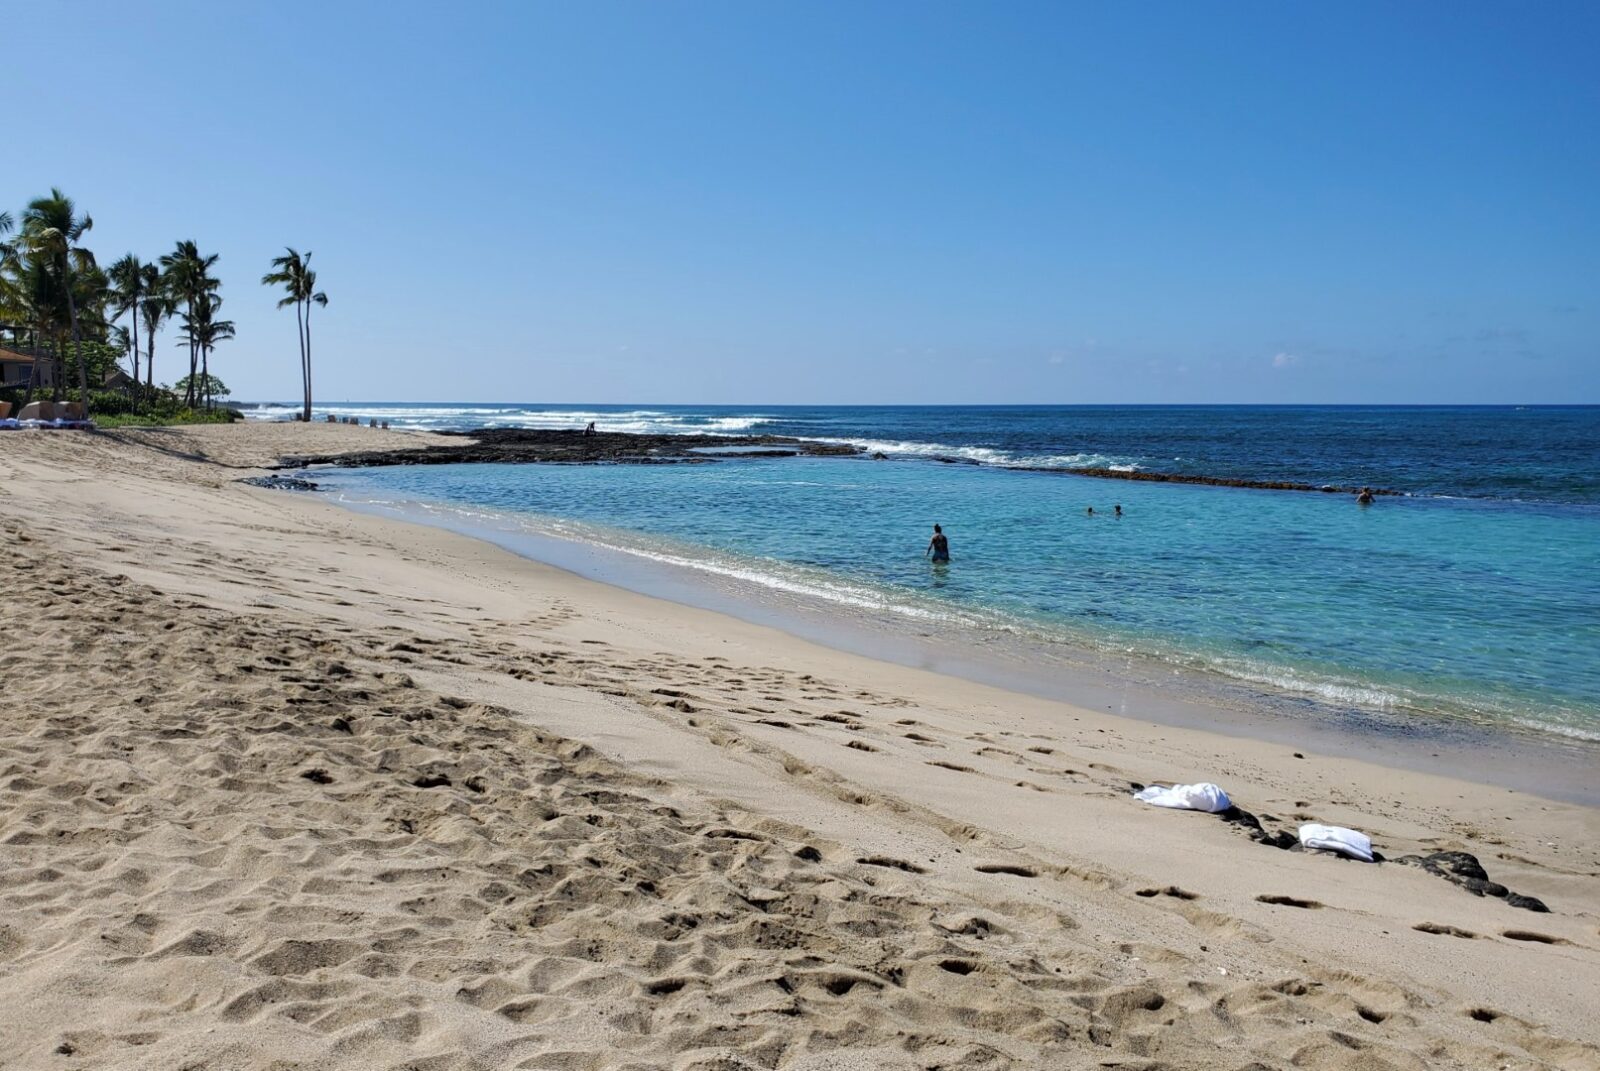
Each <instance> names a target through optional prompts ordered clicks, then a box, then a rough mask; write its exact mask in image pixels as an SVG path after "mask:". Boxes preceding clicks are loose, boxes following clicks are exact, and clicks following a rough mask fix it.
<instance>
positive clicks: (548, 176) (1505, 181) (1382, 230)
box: [0, 0, 1600, 403]
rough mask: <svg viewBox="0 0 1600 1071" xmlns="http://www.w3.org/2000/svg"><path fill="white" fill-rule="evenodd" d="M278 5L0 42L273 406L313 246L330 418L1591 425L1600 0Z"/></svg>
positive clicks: (10, 158) (108, 7) (24, 23)
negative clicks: (1043, 411) (195, 251)
mask: <svg viewBox="0 0 1600 1071" xmlns="http://www.w3.org/2000/svg"><path fill="white" fill-rule="evenodd" d="M255 7H256V10H250V11H245V10H234V5H227V4H215V3H208V4H164V3H159V2H158V3H153V4H150V5H145V6H141V7H140V8H138V10H137V11H134V10H133V9H130V8H128V7H127V6H126V5H122V4H112V3H94V4H90V3H73V4H63V5H47V4H26V5H22V4H13V5H9V6H8V7H6V8H5V9H4V11H0V34H3V36H4V38H5V40H6V41H7V46H6V49H5V59H4V61H3V66H4V69H5V71H6V74H7V81H8V84H9V85H10V86H11V87H12V88H11V94H10V99H11V101H12V105H13V107H12V108H10V109H8V114H7V133H8V143H9V148H8V151H7V153H6V158H7V162H6V165H5V168H4V172H3V179H0V200H3V203H4V204H5V205H7V206H8V207H11V208H12V210H13V211H15V210H16V209H18V208H20V207H21V206H22V204H23V203H24V202H25V201H26V200H27V199H28V198H29V197H32V196H35V195H36V193H38V192H42V191H43V190H45V189H46V188H48V187H49V186H51V185H59V186H61V187H63V188H64V189H65V190H66V192H68V193H69V194H70V195H72V196H73V197H75V198H76V199H77V200H78V202H79V203H80V206H81V207H82V208H83V209H85V210H87V211H89V212H90V213H91V214H92V215H93V216H94V219H95V228H94V231H93V233H92V235H91V245H92V246H93V247H94V248H95V249H96V251H97V253H98V254H99V255H100V256H101V257H102V258H103V259H104V260H107V261H109V260H110V259H112V258H114V257H115V256H117V255H120V254H121V253H124V252H127V251H130V250H131V251H135V252H138V253H140V254H141V255H143V256H146V257H153V256H156V255H159V254H160V253H162V252H164V251H166V250H167V249H168V248H170V247H171V245H172V244H173V243H174V242H175V241H176V240H177V239H180V238H193V239H195V240H196V241H198V242H199V243H200V245H201V246H202V248H203V249H205V250H208V251H214V252H217V253H220V254H221V258H222V259H221V263H220V265H219V270H220V273H221V276H222V278H223V280H224V282H225V287H224V295H225V297H226V298H227V301H228V307H227V312H228V314H229V315H230V316H231V317H232V318H233V319H234V320H236V321H237V323H238V326H239V338H238V340H237V341H235V342H231V343H227V344H225V346H224V348H223V349H221V350H219V353H218V357H217V360H216V364H215V368H216V370H217V371H218V372H219V374H221V375H222V376H223V378H224V379H226V380H227V381H228V383H229V385H230V386H232V387H233V388H234V392H235V395H236V396H239V397H244V398H289V397H294V396H297V394H298V390H299V382H298V376H299V371H298V368H299V363H298V354H297V351H296V348H295V337H294V327H293V316H292V314H291V313H279V312H277V311H275V310H274V308H273V303H274V299H273V298H272V296H271V295H270V294H269V293H268V292H267V291H266V290H264V289H263V288H262V287H261V286H259V285H258V283H257V280H258V279H259V277H260V275H261V274H262V272H263V271H265V270H266V264H267V261H268V260H270V258H271V257H272V256H274V255H275V254H276V253H277V252H279V251H280V249H281V247H282V246H283V245H285V244H290V245H295V246H297V247H298V248H301V249H307V248H309V249H312V250H314V251H315V254H316V257H315V261H314V264H315V265H316V267H317V268H318V269H319V272H320V275H321V280H322V284H323V286H324V288H325V289H326V290H327V291H328V293H329V296H330V298H331V303H330V305H329V307H328V309H327V310H326V312H325V313H320V314H319V319H318V321H317V322H316V325H315V338H314V342H315V347H316V350H315V355H316V363H317V373H318V376H317V385H318V395H319V397H321V398H323V399H326V400H344V399H380V398H381V399H385V400H427V399H441V398H448V399H454V400H465V399H472V400H518V401H546V402H560V401H592V402H605V401H618V402H727V403H743V402H750V403H758V402H766V403H778V402H786V401H793V402H797V403H830V402H833V403H849V402H862V403H892V402H905V403H935V402H1051V403H1072V402H1165V401H1189V402H1501V401H1518V402H1574V401H1581V402H1600V193H1597V191H1600V63H1596V62H1595V61H1594V44H1595V42H1596V41H1600V5H1595V4H1593V3H1570V4H1562V3H1541V4H1536V5H1511V4H1472V3H1465V2H1462V3H1444V2H1439V3H1408V4H1400V5H1392V4H1360V3H1356V4H1340V5H1307V4H1283V3H1225V4H1195V3H1173V4H1165V3H1131V4H1110V3H1106V4H1095V5H1078V4H1067V3H1048V4H1026V3H1006V4H988V3H976V2H975V3H969V4H939V3H879V4H859V3H848V4H846V3H840V4H809V3H808V4H798V3H796V4H778V3H748V2H738V3H718V4H704V3H660V4H645V3H630V4H607V3H583V4H576V3H568V4H520V3H519V4H504V5H495V4H490V3H486V2H482V3H480V2H473V3H464V4H457V5H454V6H451V7H448V8H445V7H441V6H440V5H420V4H411V3H404V2H397V3H384V4H375V3H374V4H361V3H355V2H342V0H341V2H335V3H322V4H316V5H300V4H295V3H279V4H274V5H272V6H271V7H270V8H267V7H266V6H264V5H256V6H255ZM64 62H70V72H68V71H67V70H64V69H63V67H62V64H63V63H64ZM27 86H34V87H37V89H38V93H37V94H36V95H35V94H33V93H30V92H24V91H23V89H22V87H27ZM172 341H174V342H175V340H172ZM178 359H179V354H178V350H177V349H176V347H175V345H163V346H162V347H161V348H160V349H159V350H158V355H157V361H158V363H157V373H158V378H161V377H162V376H163V375H165V377H166V378H169V379H170V378H175V377H176V375H177V371H178Z"/></svg>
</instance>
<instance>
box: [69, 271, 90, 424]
mask: <svg viewBox="0 0 1600 1071" xmlns="http://www.w3.org/2000/svg"><path fill="white" fill-rule="evenodd" d="M66 284H67V285H66V289H67V313H68V315H70V316H71V317H72V347H73V349H75V350H76V351H77V357H78V400H79V401H80V402H82V403H83V414H84V416H88V415H89V371H88V368H87V367H86V366H85V365H84V363H83V336H81V335H80V334H79V333H78V302H77V300H76V299H75V298H73V296H72V279H71V277H70V272H69V274H68V278H67V280H66Z"/></svg>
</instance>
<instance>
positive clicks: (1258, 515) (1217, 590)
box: [318, 458, 1600, 739]
mask: <svg viewBox="0 0 1600 1071" xmlns="http://www.w3.org/2000/svg"><path fill="white" fill-rule="evenodd" d="M318 478H319V479H321V480H324V481H325V483H326V484H327V485H329V486H331V487H333V488H335V489H336V490H337V491H338V492H339V493H340V494H342V495H344V496H346V497H347V498H350V499H351V500H359V501H372V500H396V499H408V500H423V501H428V502H431V503H434V504H435V508H436V509H445V510H449V511H451V512H452V514H453V515H454V516H455V517H456V518H457V519H458V520H459V519H463V518H470V516H471V515H473V514H478V515H481V516H482V517H484V518H485V519H488V518H491V517H492V518H501V519H503V518H508V517H509V518H513V519H515V520H516V521H517V522H518V523H522V524H526V525H527V526H529V527H530V529H532V530H537V531H543V532H546V533H551V534H556V535H562V536H565V537H568V538H575V539H581V540H586V541H592V542H598V543H603V544H606V545H609V546H613V547H617V548H620V549H623V550H625V551H627V552H629V553H633V554H641V555H645V556H647V557H653V558H656V559H658V560H662V561H670V562H674V563H677V564H679V565H686V566H688V567H691V568H694V569H699V570H704V571H707V572H709V573H714V574H720V575H722V576H732V577H738V578H740V579H741V580H742V581H745V582H751V583H755V584H757V585H762V586H765V587H767V588H769V589H771V590H774V591H784V592H789V593H799V594H802V595H804V596H805V597H806V598H810V599H822V600H827V601H828V602H830V603H832V604H833V605H835V606H836V607H837V609H838V612H839V613H841V614H855V613H872V614H876V615H880V616H881V615H887V616H889V617H891V618H898V619H903V620H905V621H906V622H907V623H908V624H910V625H914V627H916V628H919V629H924V630H926V629H929V628H935V629H940V630H944V631H947V632H950V633H953V634H957V635H970V636H972V637H973V639H974V642H977V641H978V640H979V639H983V640H984V641H985V642H988V641H992V640H993V638H994V637H995V636H996V635H1000V636H1004V635H1014V636H1025V637H1027V638H1028V640H1029V642H1030V643H1032V644H1040V643H1042V644H1044V645H1045V647H1046V648H1048V647H1049V646H1050V645H1052V644H1056V645H1061V646H1062V648H1063V650H1065V649H1068V648H1071V649H1076V650H1081V649H1084V648H1089V649H1094V650H1116V651H1119V652H1130V653H1133V654H1137V655H1143V656H1148V657H1150V658H1153V659H1157V660H1161V661H1164V662H1167V663H1173V664H1177V665H1182V666H1185V667H1191V668H1196V669H1202V670H1205V671H1207V672H1209V673H1214V674H1222V675H1225V676H1228V677H1231V678H1233V679H1235V680H1243V681H1250V682H1254V683H1256V684H1258V685H1260V686H1262V687H1264V688H1269V689H1274V690H1278V691H1281V692H1283V693H1284V694H1288V695H1298V696H1304V697H1308V698H1309V699H1310V700H1312V701H1315V702H1316V703H1319V704H1322V705H1324V706H1325V707H1327V708H1328V709H1331V710H1337V709H1341V708H1349V709H1379V710H1385V711H1389V712H1391V713H1394V714H1397V715H1400V716H1407V717H1409V716H1416V717H1432V716H1440V715H1442V716H1447V717H1467V718H1473V719H1480V720H1489V721H1492V722H1497V723H1508V722H1515V723H1519V724H1523V725H1529V726H1535V727H1539V728H1543V729H1546V730H1551V731H1555V732H1560V733H1564V734H1567V735H1572V736H1583V737H1590V738H1594V739H1600V510H1597V509H1596V508H1595V507H1594V506H1592V505H1589V504H1586V503H1572V502H1566V503H1558V502H1552V503H1544V504H1539V503H1528V502H1525V501H1524V502H1514V501H1508V500H1494V499H1457V498H1442V497H1432V498H1430V497H1414V498H1385V499H1380V500H1379V503H1378V504H1377V505H1375V506H1373V507H1370V508H1361V507H1359V506H1357V505H1356V504H1355V503H1354V502H1353V501H1352V500H1351V499H1350V498H1348V497H1347V496H1342V495H1341V496H1333V495H1319V494H1307V493H1293V492H1268V491H1256V490H1237V489H1230V488H1219V487H1203V486H1183V485H1172V484H1139V483H1121V482H1109V481H1103V480H1092V479H1087V478H1083V477H1074V476H1066V475H1061V474H1058V473H1047V472H1031V471H1017V470H1015V469H1005V468H995V467H972V466H962V465H943V464H935V463H930V462H928V461H926V460H911V459H906V460H891V461H882V462H874V461H870V460H866V459H864V458H860V459H824V458H792V459H762V460H727V461H719V462H716V463H714V464H699V465H649V466H511V465H447V466H419V467H414V468H391V469H371V470H359V471H352V472H337V473H331V474H330V473H323V474H319V477H318ZM1115 503H1120V504H1121V505H1122V506H1123V508H1124V510H1125V513H1126V515H1125V516H1124V517H1123V518H1121V519H1120V520H1119V519H1116V518H1114V517H1113V516H1111V515H1110V514H1111V512H1112V506H1113V505H1114V504H1115ZM1090 505H1093V506H1094V508H1095V515H1094V516H1092V517H1091V516H1088V515H1087V514H1086V513H1085V510H1086V507H1088V506H1090ZM936 521H937V522H939V523H942V524H943V525H944V526H945V530H946V532H947V533H948V534H949V536H950V539H951V545H952V552H953V555H954V561H953V562H952V563H951V565H950V566H949V567H948V568H940V567H934V566H931V565H930V564H929V563H928V562H926V561H925V560H924V559H923V557H922V553H923V549H924V547H925V546H926V542H927V537H928V535H929V531H930V528H931V525H932V524H933V523H934V522H936Z"/></svg>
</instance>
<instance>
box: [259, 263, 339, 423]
mask: <svg viewBox="0 0 1600 1071" xmlns="http://www.w3.org/2000/svg"><path fill="white" fill-rule="evenodd" d="M272 267H273V268H274V269H275V270H274V271H271V272H269V273H267V274H266V275H263V276H262V277H261V283H262V285H263V286H281V287H283V289H284V293H285V295H286V296H285V297H282V298H280V299H279V300H278V308H280V309H282V308H286V307H287V306H289V305H293V306H294V318H295V327H296V330H297V332H298V335H299V339H300V383H301V386H302V388H303V391H304V397H303V401H302V407H301V411H300V419H301V420H304V421H308V422H309V421H310V420H311V306H312V305H321V306H323V307H324V308H326V307H327V304H328V295H327V294H324V293H323V292H322V291H320V290H318V289H317V273H316V272H314V271H312V270H311V254H310V253H306V254H305V255H304V256H301V255H300V254H299V253H298V252H296V251H295V250H294V249H292V248H289V247H285V253H284V255H283V256H281V257H274V258H273V260H272Z"/></svg>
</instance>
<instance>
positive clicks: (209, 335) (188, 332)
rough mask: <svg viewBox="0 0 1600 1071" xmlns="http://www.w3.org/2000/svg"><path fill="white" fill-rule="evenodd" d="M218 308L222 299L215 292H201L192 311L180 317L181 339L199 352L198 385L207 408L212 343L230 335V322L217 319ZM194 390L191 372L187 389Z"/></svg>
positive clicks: (209, 391)
mask: <svg viewBox="0 0 1600 1071" xmlns="http://www.w3.org/2000/svg"><path fill="white" fill-rule="evenodd" d="M221 308H222V298H221V297H219V296H218V295H217V294H215V293H205V294H202V295H201V296H200V299H199V301H197V302H196V303H195V307H194V311H193V312H192V313H185V314H184V316H183V332H184V336H185V338H186V339H187V340H188V341H189V342H190V343H191V344H192V345H193V346H194V347H195V348H196V349H198V350H199V351H200V385H199V389H200V390H202V391H204V393H205V397H204V403H205V407H206V408H207V409H210V408H211V351H212V350H213V349H215V348H216V344H217V343H218V342H221V341H222V340H224V339H229V338H232V337H233V336H234V330H233V321H232V320H219V319H217V318H216V315H217V311H218V310H219V309H221ZM195 389H196V387H195V384H194V382H193V374H192V373H191V375H190V384H189V390H190V391H191V392H193V391H194V390H195Z"/></svg>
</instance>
